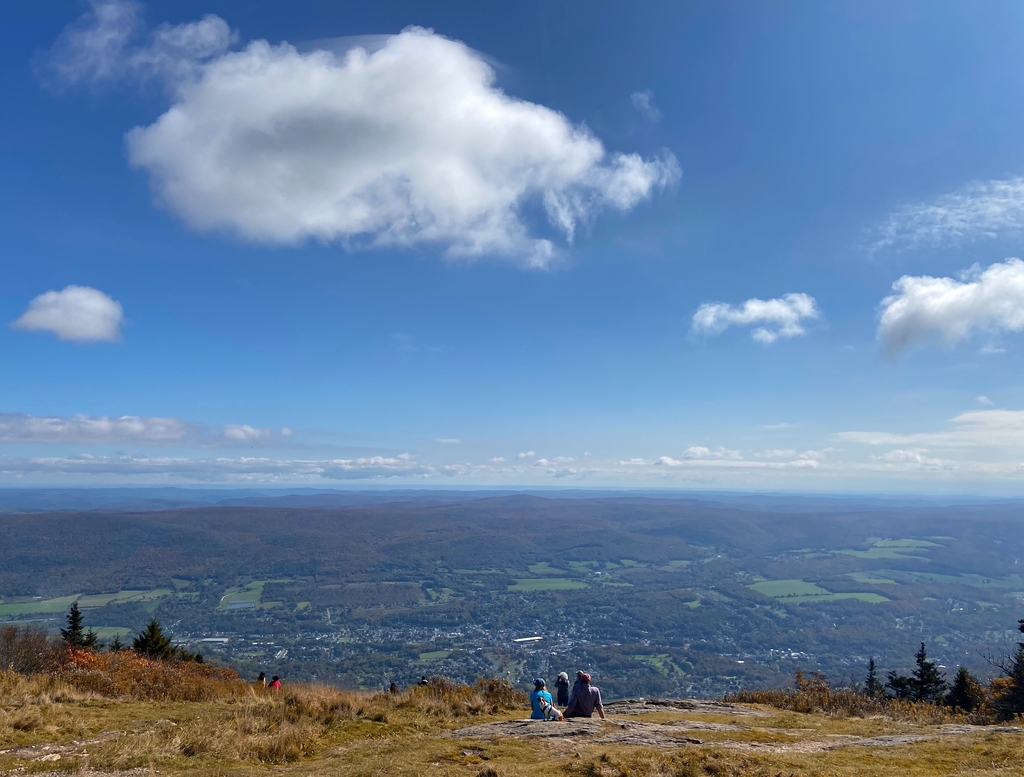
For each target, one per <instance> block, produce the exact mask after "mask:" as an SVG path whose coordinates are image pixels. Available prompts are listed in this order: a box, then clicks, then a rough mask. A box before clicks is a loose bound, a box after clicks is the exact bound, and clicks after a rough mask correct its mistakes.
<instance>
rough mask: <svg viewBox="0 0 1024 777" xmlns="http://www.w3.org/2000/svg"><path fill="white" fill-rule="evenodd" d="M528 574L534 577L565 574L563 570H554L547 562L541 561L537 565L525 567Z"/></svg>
mask: <svg viewBox="0 0 1024 777" xmlns="http://www.w3.org/2000/svg"><path fill="white" fill-rule="evenodd" d="M527 569H529V570H530V572H531V573H532V574H534V575H564V574H566V572H565V570H564V569H556V568H555V567H553V566H551V565H550V564H549V563H548V562H547V561H541V562H540V563H539V564H530V566H528V567H527Z"/></svg>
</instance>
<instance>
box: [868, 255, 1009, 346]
mask: <svg viewBox="0 0 1024 777" xmlns="http://www.w3.org/2000/svg"><path fill="white" fill-rule="evenodd" d="M961 278H962V279H961V280H954V279H953V278H933V277H931V276H928V275H921V276H911V275H904V276H903V277H902V278H900V279H899V280H898V281H896V282H895V283H894V284H893V285H892V288H893V291H895V292H896V293H895V294H893V295H891V296H889V297H886V298H885V299H884V300H882V313H881V316H880V318H879V324H878V339H879V340H881V341H882V343H883V345H884V348H885V351H886V353H888V354H889V355H890V356H896V355H897V354H899V353H900V352H901V351H902V350H903V349H904V348H906V347H907V346H908V345H910V344H912V343H915V342H921V341H926V340H928V339H929V338H931V337H938V339H939V340H941V341H942V342H943V343H945V344H946V345H955V344H956V343H959V342H961V341H962V340H965V339H967V338H969V337H970V336H971V335H972V334H974V333H975V332H979V331H983V332H994V333H998V332H1019V331H1021V330H1022V329H1024V262H1022V261H1021V260H1020V259H1016V258H1011V259H1007V260H1006V261H1005V262H1002V263H997V264H993V265H990V266H989V267H988V268H987V269H985V270H982V269H981V268H980V267H979V266H978V265H975V266H974V267H972V268H970V269H969V270H966V271H965V272H964V273H963V274H962V275H961Z"/></svg>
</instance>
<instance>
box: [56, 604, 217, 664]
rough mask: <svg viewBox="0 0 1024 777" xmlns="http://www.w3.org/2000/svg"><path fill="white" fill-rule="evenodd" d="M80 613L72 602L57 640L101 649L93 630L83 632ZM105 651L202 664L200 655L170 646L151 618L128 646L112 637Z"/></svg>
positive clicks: (72, 644) (167, 638)
mask: <svg viewBox="0 0 1024 777" xmlns="http://www.w3.org/2000/svg"><path fill="white" fill-rule="evenodd" d="M84 620H85V619H84V618H83V616H82V611H81V610H80V609H79V607H78V602H72V603H71V608H70V609H69V610H68V614H67V628H66V629H61V630H60V638H61V641H62V642H63V643H64V644H65V645H66V646H67V647H69V648H74V649H76V650H97V651H98V650H101V649H102V648H103V645H102V644H101V643H100V640H99V636H98V635H97V634H96V632H95V631H94V630H93V629H88V630H86V628H85V623H84ZM106 649H107V650H108V651H110V652H112V653H116V652H119V651H122V650H131V651H132V652H134V653H137V654H138V655H140V656H145V657H146V658H152V659H155V660H158V661H194V662H196V663H198V664H202V663H204V659H203V654H202V653H200V652H198V651H197V652H194V653H193V652H192V651H190V650H187V649H186V648H184V647H182V646H180V645H174V644H172V643H171V638H170V637H168V636H167V635H166V634H164V632H163V629H162V628H161V627H160V622H159V621H158V620H157V619H156V618H153V619H152V620H151V621H150V622H149V623H148V624H147V625H146V628H144V629H143V630H142V631H141V632H140V633H139V634H138V635H137V636H136V637H135V638H134V639H132V644H131V647H128V646H127V645H125V644H124V643H123V642H122V641H121V637H120V636H119V635H118V636H115V637H114V638H113V639H112V640H111V641H110V642H109V643H107V645H106Z"/></svg>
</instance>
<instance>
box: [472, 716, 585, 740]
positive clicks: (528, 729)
mask: <svg viewBox="0 0 1024 777" xmlns="http://www.w3.org/2000/svg"><path fill="white" fill-rule="evenodd" d="M603 731H604V727H603V726H602V725H601V719H600V718H569V720H563V721H556V720H501V721H498V722H496V723H481V724H480V725H478V726H470V727H469V728H460V729H458V730H457V731H453V732H452V736H453V737H457V738H458V739H497V738H499V737H511V738H513V739H526V738H529V737H579V736H594V735H596V734H600V733H602V732H603Z"/></svg>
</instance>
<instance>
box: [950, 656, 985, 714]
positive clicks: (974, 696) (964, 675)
mask: <svg viewBox="0 0 1024 777" xmlns="http://www.w3.org/2000/svg"><path fill="white" fill-rule="evenodd" d="M984 701H985V692H984V691H983V690H982V688H981V683H979V682H978V678H976V677H975V676H974V675H972V674H971V673H970V672H969V671H967V668H966V667H963V666H961V667H960V668H959V669H958V670H957V672H956V676H955V677H954V678H953V685H952V687H951V688H950V689H949V693H947V694H946V698H945V703H946V705H947V706H950V707H953V708H954V709H958V710H963V711H964V712H973V711H974V710H976V709H978V708H979V707H980V706H981V705H982V703H984Z"/></svg>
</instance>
